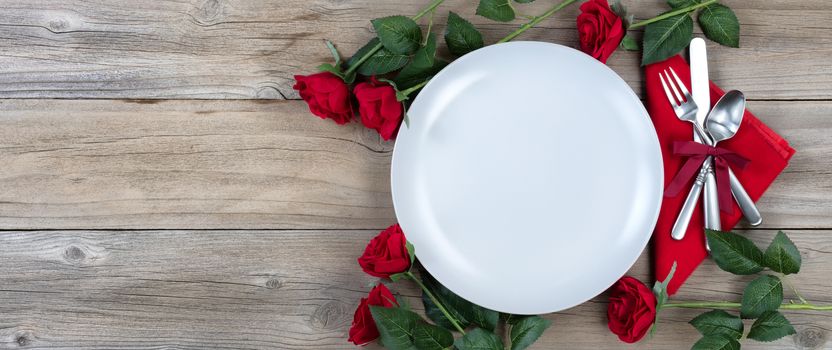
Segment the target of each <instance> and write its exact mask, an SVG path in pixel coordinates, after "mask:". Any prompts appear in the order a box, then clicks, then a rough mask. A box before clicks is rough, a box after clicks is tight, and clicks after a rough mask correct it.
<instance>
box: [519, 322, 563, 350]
mask: <svg viewBox="0 0 832 350" xmlns="http://www.w3.org/2000/svg"><path fill="white" fill-rule="evenodd" d="M550 325H552V321H549V320H546V319H544V318H542V317H540V316H528V317H523V318H521V319H520V320H518V321H517V323H515V324H514V325H513V326H511V332H510V334H509V336H510V337H511V350H523V349H525V348H528V347H529V346H531V345H532V344H533V343H534V342H535V341H537V338H540V336H541V335H542V334H543V331H545V330H546V328H549V326H550Z"/></svg>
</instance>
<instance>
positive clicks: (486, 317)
mask: <svg viewBox="0 0 832 350" xmlns="http://www.w3.org/2000/svg"><path fill="white" fill-rule="evenodd" d="M422 277H423V278H422V280H423V282H424V283H425V286H427V287H428V289H429V290H430V291H431V292H432V293H433V295H434V296H436V298H437V299H439V302H440V303H442V306H444V307H445V308H446V309H447V310H448V312H449V313H450V314H451V315H452V316H454V318H455V319H456V320H457V321H461V323H460V326H462V327H463V328H466V327H467V326H468V324H470V323H473V324H476V325H478V326H480V327H482V328H485V329H487V330H489V331H493V330H494V328H495V327H497V322H498V321H499V319H500V313H498V312H497V311H494V310H489V309H486V308H484V307H482V306H479V305H476V304H474V303H471V302H470V301H467V300H465V299H463V298H461V297H459V296H458V295H456V294H454V293H453V292H451V291H450V290H449V289H448V288H445V286H443V285H441V284H439V282H437V281H436V280H434V279H433V278H432V277H431V276H430V275H429V274H427V273H423V274H422ZM422 302H423V303H424V304H425V313H426V314H427V315H428V318H430V319H431V320H433V321H434V322H435V323H436V324H437V325H439V326H441V327H444V328H447V329H450V330H455V328H454V327H453V325H451V323H450V321H448V320H447V319H446V318H445V316H444V315H443V314H442V312H441V311H439V310H438V308H436V306H435V305H434V304H433V302H432V301H431V300H430V298H428V297H427V295H425V294H424V293H422Z"/></svg>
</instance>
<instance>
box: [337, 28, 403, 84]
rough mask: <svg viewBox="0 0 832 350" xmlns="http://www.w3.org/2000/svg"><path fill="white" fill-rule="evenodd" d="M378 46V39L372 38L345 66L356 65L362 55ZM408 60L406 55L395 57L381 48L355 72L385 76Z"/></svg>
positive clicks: (395, 55)
mask: <svg viewBox="0 0 832 350" xmlns="http://www.w3.org/2000/svg"><path fill="white" fill-rule="evenodd" d="M378 44H379V39H378V38H373V39H372V40H370V42H368V43H367V44H365V45H364V46H362V47H361V48H360V49H358V51H356V52H355V54H354V55H352V57H350V59H349V60H348V61H347V65H349V66H352V65H354V64H355V63H357V62H358V60H359V59H361V57H364V55H366V54H367V53H369V52H370V50H372V49H373V48H374V47H375V46H376V45H378ZM409 59H410V58H409V57H408V56H407V55H397V54H394V53H392V52H390V51H388V50H387V49H385V48H381V49H380V50H378V51H377V52H376V53H375V54H373V55H372V56H370V58H368V59H367V60H366V61H364V63H362V64H361V65H360V66H358V69H356V72H358V74H361V75H364V76H370V75H379V74H386V73H390V72H392V71H394V70H397V69H399V68H401V67H404V65H406V64H407V62H408V60H409ZM348 78H349V77H346V78H345V79H344V80H345V81H347V80H348ZM353 79H355V77H353ZM347 82H351V81H347Z"/></svg>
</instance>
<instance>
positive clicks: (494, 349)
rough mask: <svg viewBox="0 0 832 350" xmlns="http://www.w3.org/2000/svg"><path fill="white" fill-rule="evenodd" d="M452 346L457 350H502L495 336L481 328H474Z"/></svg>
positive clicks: (500, 342) (498, 339)
mask: <svg viewBox="0 0 832 350" xmlns="http://www.w3.org/2000/svg"><path fill="white" fill-rule="evenodd" d="M454 345H455V346H456V347H457V348H458V349H459V350H503V343H502V341H500V337H498V336H497V335H496V334H494V333H491V332H489V331H486V330H484V329H482V328H475V329H473V330H471V331H470V332H468V333H465V335H464V336H463V337H462V338H459V339H457V340H456V341H455V342H454Z"/></svg>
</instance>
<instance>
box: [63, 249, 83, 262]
mask: <svg viewBox="0 0 832 350" xmlns="http://www.w3.org/2000/svg"><path fill="white" fill-rule="evenodd" d="M86 258H87V253H84V250H83V249H81V248H78V247H76V246H74V245H71V246H69V247H67V248H66V249H65V250H64V259H66V260H67V261H69V262H73V263H80V262H82V261H84V259H86Z"/></svg>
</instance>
